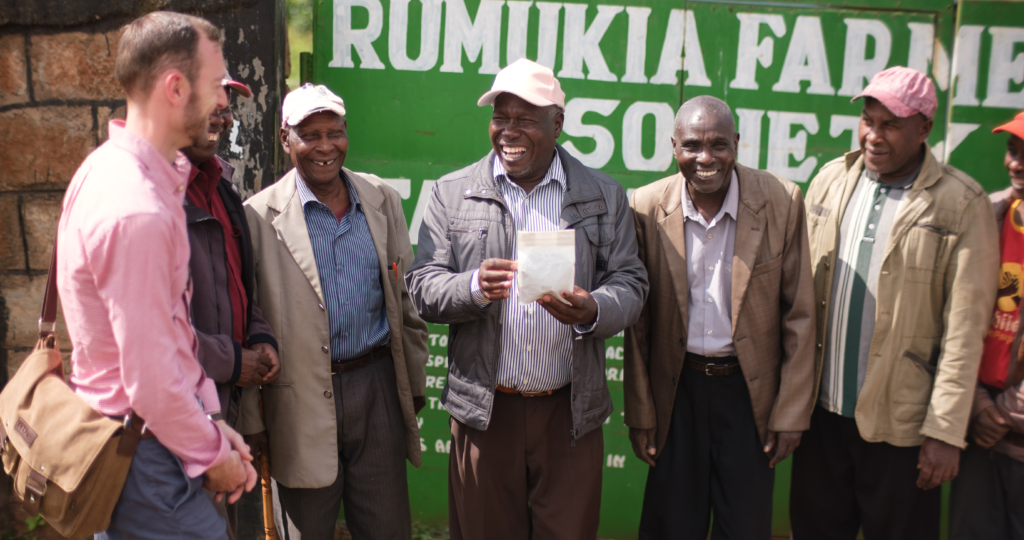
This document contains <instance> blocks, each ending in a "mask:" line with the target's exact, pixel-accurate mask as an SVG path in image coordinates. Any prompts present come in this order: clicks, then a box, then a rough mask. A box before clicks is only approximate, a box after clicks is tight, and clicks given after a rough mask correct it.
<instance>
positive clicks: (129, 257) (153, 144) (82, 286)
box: [57, 12, 256, 539]
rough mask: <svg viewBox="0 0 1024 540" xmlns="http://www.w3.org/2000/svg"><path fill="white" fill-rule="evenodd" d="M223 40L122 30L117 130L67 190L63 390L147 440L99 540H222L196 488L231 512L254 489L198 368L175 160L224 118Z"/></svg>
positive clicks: (60, 275)
mask: <svg viewBox="0 0 1024 540" xmlns="http://www.w3.org/2000/svg"><path fill="white" fill-rule="evenodd" d="M221 41H222V37H221V33H220V31H219V30H218V29H217V28H216V27H214V26H213V25H211V24H210V23H209V22H207V21H205V20H203V19H200V18H198V17H192V16H189V15H182V14H177V13H168V12H154V13H150V14H149V15H146V16H144V17H141V18H139V19H137V20H135V21H133V22H132V23H130V24H128V25H127V26H126V27H125V29H124V30H123V32H122V36H121V40H120V43H119V44H118V51H117V59H116V63H115V72H116V76H117V79H118V82H119V83H120V84H121V86H122V87H123V89H124V92H125V96H126V97H127V101H128V108H127V109H128V113H127V119H126V121H124V122H118V121H114V122H111V124H110V129H109V132H110V140H109V141H108V142H106V143H105V144H103V145H102V146H100V147H99V148H98V149H96V150H95V151H94V152H93V153H92V154H90V156H89V157H88V158H87V159H86V160H85V162H84V163H83V164H82V166H81V167H80V168H79V169H78V172H77V173H76V174H75V177H74V178H73V179H72V180H71V183H70V185H69V186H68V190H67V193H66V195H65V198H64V209H63V213H62V215H61V220H60V225H59V233H58V235H59V240H58V244H57V250H58V251H57V264H58V266H57V287H58V291H59V293H60V297H61V301H62V304H63V307H64V316H65V320H66V321H67V326H68V332H69V333H70V336H71V342H72V345H73V352H72V357H71V362H72V368H73V374H72V376H71V384H72V386H73V387H74V388H75V391H76V393H77V394H78V395H79V396H81V397H82V399H84V400H86V401H87V402H88V403H89V404H90V405H92V407H93V408H94V409H96V410H97V411H99V412H101V413H103V414H105V415H108V416H111V417H115V418H123V417H125V416H126V415H131V424H132V426H133V427H134V428H135V429H138V428H139V426H140V425H144V426H145V429H144V430H143V431H142V433H143V437H142V440H141V441H140V442H139V446H138V450H137V451H136V453H135V456H134V458H133V460H132V465H131V470H130V471H129V473H128V479H127V481H126V483H125V487H124V490H123V492H122V493H121V498H120V500H119V501H118V503H117V506H116V507H115V509H114V514H113V517H112V520H111V524H110V528H109V529H108V530H107V531H105V532H103V533H100V534H97V535H96V538H97V539H103V538H196V539H223V538H226V535H225V525H224V522H223V520H222V518H221V517H220V516H218V515H217V512H216V511H215V510H214V507H213V505H212V504H211V502H210V500H209V499H208V498H207V497H206V495H205V494H204V493H203V490H202V489H201V488H203V487H205V488H207V489H208V490H210V491H214V492H218V493H219V495H218V497H223V496H224V495H225V494H226V495H227V496H228V499H229V501H231V502H234V501H235V500H237V498H238V497H239V496H241V493H242V490H243V489H245V490H250V489H252V487H253V486H254V485H255V481H256V472H255V470H254V469H253V467H252V465H251V464H250V463H249V462H250V461H251V460H252V456H251V455H250V454H249V449H248V447H247V446H246V445H245V443H244V442H243V441H242V438H241V436H240V435H239V434H238V433H236V432H235V431H234V430H233V429H231V428H230V427H228V426H227V425H226V424H225V423H224V421H223V420H221V419H220V402H219V400H218V396H217V392H216V389H215V387H214V382H213V381H212V380H210V379H208V378H207V377H206V375H205V373H204V372H203V369H202V367H201V366H200V365H199V362H198V361H197V360H196V347H197V340H196V335H195V333H194V331H193V329H192V325H191V320H190V312H189V302H190V300H191V282H190V279H189V243H188V237H187V233H186V225H185V214H184V211H183V209H182V202H183V199H184V197H185V189H186V185H187V183H188V172H189V170H190V164H189V161H188V159H187V158H186V157H185V156H184V155H183V154H181V153H179V152H178V150H177V149H178V148H182V147H185V146H190V145H192V144H195V143H196V142H197V141H200V140H202V139H205V138H206V137H207V130H208V122H209V120H208V119H209V116H210V113H211V112H213V110H214V109H215V108H222V107H224V106H226V105H227V94H226V93H225V91H224V89H223V88H222V86H221V81H222V80H223V78H224V74H225V66H224V58H223V55H222V53H221Z"/></svg>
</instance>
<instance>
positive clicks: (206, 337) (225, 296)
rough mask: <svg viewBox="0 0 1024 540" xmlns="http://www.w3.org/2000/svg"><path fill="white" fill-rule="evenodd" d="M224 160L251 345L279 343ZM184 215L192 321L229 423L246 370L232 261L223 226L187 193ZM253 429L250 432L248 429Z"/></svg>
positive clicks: (222, 190)
mask: <svg viewBox="0 0 1024 540" xmlns="http://www.w3.org/2000/svg"><path fill="white" fill-rule="evenodd" d="M214 159H216V160H217V161H218V162H219V163H220V166H221V170H222V171H223V172H222V173H221V178H220V183H219V185H218V186H217V193H218V194H219V195H220V198H221V199H222V200H223V201H224V206H225V208H227V211H228V215H229V216H231V224H232V225H233V226H235V227H237V228H238V229H239V230H240V231H241V233H242V236H241V238H240V239H239V240H240V243H241V245H242V285H243V286H244V287H245V294H246V296H247V297H248V309H247V310H246V314H245V317H246V324H245V331H246V336H247V342H248V343H247V348H252V346H253V345H255V344H257V343H269V344H271V345H273V346H274V348H275V349H276V348H277V340H276V339H274V333H273V330H271V328H270V325H269V324H267V321H265V320H264V319H263V315H262V314H261V313H260V309H259V307H258V306H256V303H255V302H253V297H252V296H253V283H254V276H255V274H254V266H253V259H252V241H251V240H250V237H249V224H248V222H247V221H246V219H245V210H243V208H242V199H241V197H239V196H238V193H237V192H236V191H235V187H234V185H233V184H232V183H231V175H232V174H233V173H234V168H233V167H232V166H231V165H229V164H228V163H227V162H226V161H224V160H223V159H221V158H219V157H216V156H214ZM184 208H185V221H186V223H187V224H188V243H189V247H190V248H191V249H192V255H191V257H190V259H189V269H190V270H191V273H192V287H193V291H192V325H193V326H194V327H195V329H196V336H197V337H198V338H199V363H200V364H202V366H203V369H204V370H206V375H207V376H208V377H210V378H211V379H213V380H214V382H216V383H217V394H218V396H219V397H220V407H221V412H222V413H223V414H224V417H225V420H226V421H227V423H228V425H231V426H235V425H236V422H237V420H238V411H239V403H240V400H241V397H242V388H241V387H239V386H236V385H235V383H236V382H238V377H239V376H240V375H241V372H242V344H241V343H239V342H237V341H235V340H234V339H232V336H231V334H232V328H233V327H234V323H233V320H232V313H231V297H230V296H229V293H228V262H227V252H226V251H225V248H224V246H225V244H224V229H223V228H222V227H221V225H220V222H218V221H217V219H216V218H214V217H213V216H211V215H210V214H209V213H207V212H206V211H204V210H202V209H200V208H199V207H198V206H195V205H194V204H192V202H191V201H189V199H188V197H185V204H184ZM246 435H248V433H246Z"/></svg>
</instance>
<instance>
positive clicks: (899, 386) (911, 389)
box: [891, 337, 938, 423]
mask: <svg viewBox="0 0 1024 540" xmlns="http://www.w3.org/2000/svg"><path fill="white" fill-rule="evenodd" d="M909 341H910V342H909V343H908V345H909V346H908V347H907V348H906V349H905V350H904V352H903V354H902V355H900V356H899V357H898V358H897V359H896V369H894V370H893V379H892V382H891V384H892V385H893V386H892V389H891V392H892V394H891V395H892V416H893V419H895V420H897V421H899V422H908V423H920V422H923V421H924V417H925V415H926V414H927V412H928V402H929V401H930V399H931V395H932V385H933V384H934V373H935V364H936V361H937V359H938V354H937V352H938V349H935V352H932V350H933V344H934V341H935V340H933V339H931V338H923V337H915V338H910V340H909Z"/></svg>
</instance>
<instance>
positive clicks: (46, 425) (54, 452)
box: [0, 335, 121, 492]
mask: <svg viewBox="0 0 1024 540" xmlns="http://www.w3.org/2000/svg"><path fill="white" fill-rule="evenodd" d="M63 375H64V365H63V362H62V360H61V356H60V350H59V349H58V347H57V344H56V340H55V338H54V337H53V336H52V335H51V336H48V337H44V338H41V339H40V340H39V343H38V344H37V345H36V348H35V350H34V351H33V352H32V354H31V355H29V357H28V358H26V359H25V362H24V363H23V364H22V365H21V367H20V368H19V369H18V372H17V373H15V374H14V377H12V378H11V380H10V381H9V382H8V383H7V386H6V387H4V390H3V392H2V393H0V421H2V422H3V427H4V431H5V432H6V434H7V439H8V441H7V444H10V445H13V446H14V449H15V450H16V451H17V453H18V454H20V456H21V460H23V461H24V462H25V463H26V464H28V465H29V466H31V467H32V469H33V470H35V471H37V472H38V473H40V474H42V475H43V476H45V477H46V478H47V480H49V481H50V482H52V483H54V484H56V485H57V486H59V487H60V488H61V489H62V490H63V491H65V492H72V491H75V490H76V489H78V486H79V484H81V482H82V478H84V477H85V475H86V473H87V472H88V471H89V468H90V467H91V466H92V464H93V462H94V461H95V460H96V456H98V455H99V453H100V452H101V451H102V450H103V448H104V446H106V441H107V440H109V439H110V438H111V437H113V436H114V435H116V434H117V433H118V431H119V430H120V429H121V423H120V422H117V421H115V420H111V419H110V418H107V417H106V416H103V415H102V414H100V413H98V412H96V411H95V410H94V409H93V408H92V407H90V406H89V404H88V403H86V402H85V401H84V400H82V398H80V397H78V396H77V395H75V392H74V390H72V389H71V387H69V386H68V385H67V383H66V382H64V376H63ZM44 396H45V400H44ZM37 399H38V400H40V401H39V402H38V403H33V401H35V400H37ZM4 465H5V469H7V463H6V461H5V463H4ZM12 465H13V464H12ZM6 472H7V473H8V474H10V472H11V471H10V470H7V471H6Z"/></svg>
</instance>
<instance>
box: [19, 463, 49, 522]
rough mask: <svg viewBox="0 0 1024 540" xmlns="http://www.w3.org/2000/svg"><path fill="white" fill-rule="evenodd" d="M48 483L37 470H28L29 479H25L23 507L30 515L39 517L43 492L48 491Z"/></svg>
mask: <svg viewBox="0 0 1024 540" xmlns="http://www.w3.org/2000/svg"><path fill="white" fill-rule="evenodd" d="M46 482H47V480H46V477H45V476H43V475H42V474H40V473H38V472H36V470H35V469H32V468H30V469H29V470H28V478H26V479H25V500H24V501H22V507H23V508H24V509H25V511H26V512H28V515H30V516H37V515H39V505H40V503H41V502H42V500H43V492H45V491H46Z"/></svg>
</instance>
